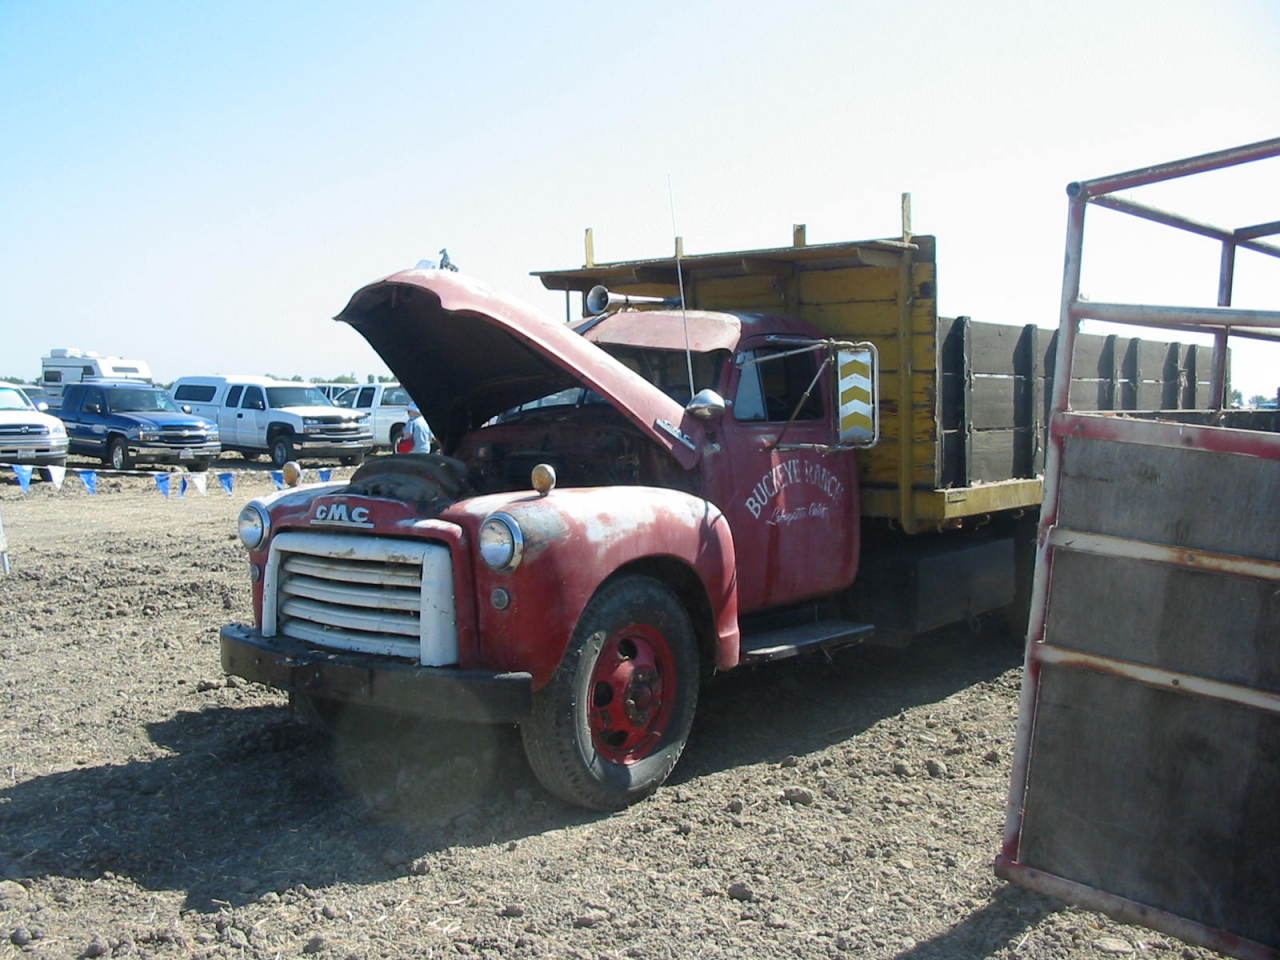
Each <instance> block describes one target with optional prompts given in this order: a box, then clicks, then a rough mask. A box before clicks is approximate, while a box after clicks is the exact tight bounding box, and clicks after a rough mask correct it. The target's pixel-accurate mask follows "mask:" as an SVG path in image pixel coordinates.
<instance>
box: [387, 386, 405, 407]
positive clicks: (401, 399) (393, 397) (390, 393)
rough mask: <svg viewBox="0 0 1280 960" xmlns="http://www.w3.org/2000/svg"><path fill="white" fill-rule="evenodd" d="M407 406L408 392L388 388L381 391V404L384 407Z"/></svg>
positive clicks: (400, 388)
mask: <svg viewBox="0 0 1280 960" xmlns="http://www.w3.org/2000/svg"><path fill="white" fill-rule="evenodd" d="M408 405H409V391H408V390H406V389H405V388H404V387H388V388H387V389H386V390H383V391H382V403H381V406H384V407H407V406H408Z"/></svg>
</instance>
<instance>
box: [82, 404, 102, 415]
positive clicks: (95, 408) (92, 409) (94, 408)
mask: <svg viewBox="0 0 1280 960" xmlns="http://www.w3.org/2000/svg"><path fill="white" fill-rule="evenodd" d="M84 412H85V413H101V412H102V404H100V403H86V404H85V405H84Z"/></svg>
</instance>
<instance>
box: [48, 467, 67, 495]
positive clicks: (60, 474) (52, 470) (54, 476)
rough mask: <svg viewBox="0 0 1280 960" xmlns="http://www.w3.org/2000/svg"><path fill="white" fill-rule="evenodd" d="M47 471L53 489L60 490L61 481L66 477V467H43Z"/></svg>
mask: <svg viewBox="0 0 1280 960" xmlns="http://www.w3.org/2000/svg"><path fill="white" fill-rule="evenodd" d="M45 469H46V470H48V471H49V482H50V483H52V484H53V489H55V490H61V489H62V481H63V480H64V479H65V478H66V476H67V468H66V467H45Z"/></svg>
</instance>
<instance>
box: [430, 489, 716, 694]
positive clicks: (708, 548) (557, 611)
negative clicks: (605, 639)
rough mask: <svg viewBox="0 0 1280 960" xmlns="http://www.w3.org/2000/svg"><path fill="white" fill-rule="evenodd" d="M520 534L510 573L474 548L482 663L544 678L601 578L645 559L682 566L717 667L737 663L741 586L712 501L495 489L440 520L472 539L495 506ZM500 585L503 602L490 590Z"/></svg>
mask: <svg viewBox="0 0 1280 960" xmlns="http://www.w3.org/2000/svg"><path fill="white" fill-rule="evenodd" d="M498 511H501V512H503V513H506V514H509V515H510V516H511V517H513V518H514V519H515V520H516V522H517V523H519V525H520V529H521V531H522V532H523V534H524V540H525V543H524V555H523V558H522V560H521V562H520V564H519V566H517V567H516V569H515V570H512V571H509V572H499V571H494V570H492V569H490V567H489V566H488V565H487V564H485V562H484V561H483V560H482V559H481V558H480V557H479V555H478V554H477V555H473V563H474V565H475V566H474V570H475V572H474V576H475V583H476V592H477V597H476V603H477V608H478V610H479V623H478V627H479V630H478V633H479V644H480V650H479V651H478V654H479V657H480V660H481V662H482V663H483V664H484V665H485V666H487V667H490V668H492V669H498V670H508V671H509V670H520V671H527V672H529V673H530V674H532V676H533V683H534V687H535V689H536V688H538V687H540V686H542V684H544V683H546V682H547V681H548V680H550V679H551V676H552V674H554V673H555V670H556V667H557V666H559V664H560V660H561V658H562V657H563V655H564V652H565V649H566V648H567V646H568V644H569V640H570V638H571V637H572V636H573V630H574V627H575V626H576V625H577V622H578V619H579V617H580V616H581V615H582V611H583V609H584V608H585V607H586V605H587V602H588V601H589V600H590V599H591V597H592V595H593V594H594V593H595V592H596V590H597V589H599V587H600V585H601V584H602V583H604V581H605V580H607V579H609V577H611V576H612V575H613V574H615V573H616V572H618V571H619V570H621V569H622V568H624V567H626V566H628V565H630V564H633V563H636V562H637V561H644V560H657V561H661V562H662V563H664V564H667V565H672V564H679V565H681V566H682V567H684V568H685V569H687V570H688V571H691V572H692V574H693V575H694V576H695V577H696V579H697V582H698V583H699V584H700V585H701V588H702V590H703V591H705V595H706V600H707V606H708V608H709V609H710V611H711V622H712V625H713V626H712V629H713V631H714V633H715V638H714V640H715V650H716V653H715V661H716V666H717V667H718V668H720V669H728V668H729V667H733V666H736V665H737V662H738V592H737V580H736V577H735V558H734V550H733V536H732V534H731V532H730V530H729V522H728V520H727V519H726V518H725V517H724V515H723V514H722V513H721V512H720V511H719V509H718V508H716V507H715V506H714V505H713V504H710V503H708V502H707V501H705V500H702V499H700V498H698V497H695V496H691V495H690V494H687V493H682V492H680V491H678V490H668V489H664V488H659V487H593V488H582V489H566V490H555V491H552V492H551V493H550V494H549V495H548V496H545V497H541V496H538V495H536V494H532V495H531V494H527V493H520V494H509V493H508V494H496V495H492V496H485V497H477V498H475V499H472V500H467V501H463V502H462V503H459V504H455V505H454V506H452V507H450V508H449V509H448V510H447V511H445V513H444V514H443V515H442V516H441V519H442V520H449V521H452V522H454V523H457V524H459V525H461V526H462V527H464V528H465V529H467V530H468V532H469V533H470V534H471V537H470V538H469V539H470V542H472V543H477V542H478V540H479V528H480V526H481V524H482V523H483V522H484V520H485V518H486V517H488V516H489V515H490V514H492V513H494V512H498ZM499 589H501V590H505V591H506V593H507V596H508V597H509V601H508V603H507V606H506V608H505V609H499V606H500V605H501V603H498V604H495V602H494V599H493V598H494V593H495V591H498V590H499Z"/></svg>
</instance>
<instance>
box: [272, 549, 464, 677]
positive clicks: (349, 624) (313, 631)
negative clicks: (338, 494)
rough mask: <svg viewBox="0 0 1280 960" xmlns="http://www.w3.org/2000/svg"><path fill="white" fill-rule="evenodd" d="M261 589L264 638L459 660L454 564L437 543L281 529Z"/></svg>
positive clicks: (435, 661)
mask: <svg viewBox="0 0 1280 960" xmlns="http://www.w3.org/2000/svg"><path fill="white" fill-rule="evenodd" d="M263 590H264V593H263V611H262V613H263V616H262V620H263V633H265V634H267V635H268V636H272V635H274V634H276V633H281V634H284V635H285V636H288V637H293V638H295V639H298V640H303V641H305V642H307V643H313V644H316V645H317V646H322V647H331V648H334V649H339V650H354V651H358V652H361V653H375V654H386V655H390V656H397V657H409V658H412V659H414V660H416V661H418V662H420V663H424V664H430V665H432V666H443V665H446V664H452V663H456V662H457V658H458V640H457V623H456V620H455V617H454V597H453V566H452V561H451V558H450V555H449V548H448V547H446V546H444V545H442V544H438V543H423V542H417V541H406V540H393V539H390V538H385V537H371V536H358V535H347V534H341V533H282V534H280V535H278V536H277V537H276V538H275V540H274V541H272V545H271V554H270V560H269V562H268V568H267V575H266V580H265V582H264V584H263Z"/></svg>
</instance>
